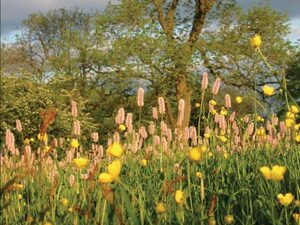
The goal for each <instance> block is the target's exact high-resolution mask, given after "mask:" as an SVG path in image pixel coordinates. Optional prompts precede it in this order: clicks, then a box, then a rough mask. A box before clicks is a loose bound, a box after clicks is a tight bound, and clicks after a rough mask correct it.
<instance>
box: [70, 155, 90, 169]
mask: <svg viewBox="0 0 300 225" xmlns="http://www.w3.org/2000/svg"><path fill="white" fill-rule="evenodd" d="M88 162H89V160H88V159H85V158H82V157H79V158H75V159H73V163H74V165H75V166H76V167H77V168H78V169H83V168H85V167H86V166H87V164H88Z"/></svg>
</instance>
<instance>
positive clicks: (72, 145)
mask: <svg viewBox="0 0 300 225" xmlns="http://www.w3.org/2000/svg"><path fill="white" fill-rule="evenodd" d="M78 146H79V142H78V140H77V139H75V138H73V139H72V140H71V147H72V148H78Z"/></svg>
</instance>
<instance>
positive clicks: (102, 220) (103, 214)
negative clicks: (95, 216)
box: [101, 200, 106, 225]
mask: <svg viewBox="0 0 300 225" xmlns="http://www.w3.org/2000/svg"><path fill="white" fill-rule="evenodd" d="M105 210H106V200H104V205H103V212H102V219H101V225H103V224H104V218H105Z"/></svg>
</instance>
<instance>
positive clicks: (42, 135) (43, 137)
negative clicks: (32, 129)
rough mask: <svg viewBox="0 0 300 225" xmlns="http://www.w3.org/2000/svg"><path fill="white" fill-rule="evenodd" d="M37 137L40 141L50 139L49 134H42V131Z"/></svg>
mask: <svg viewBox="0 0 300 225" xmlns="http://www.w3.org/2000/svg"><path fill="white" fill-rule="evenodd" d="M37 138H38V140H39V141H44V142H46V141H47V140H48V136H47V134H42V133H39V134H38V135H37Z"/></svg>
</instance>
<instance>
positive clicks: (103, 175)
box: [98, 173, 114, 184]
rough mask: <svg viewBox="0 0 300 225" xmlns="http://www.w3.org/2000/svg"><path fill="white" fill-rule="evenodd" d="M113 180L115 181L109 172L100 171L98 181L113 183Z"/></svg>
mask: <svg viewBox="0 0 300 225" xmlns="http://www.w3.org/2000/svg"><path fill="white" fill-rule="evenodd" d="M113 181H114V179H113V177H112V176H111V175H110V174H109V173H100V175H99V177H98V182H99V183H100V184H106V183H111V182H113Z"/></svg>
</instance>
